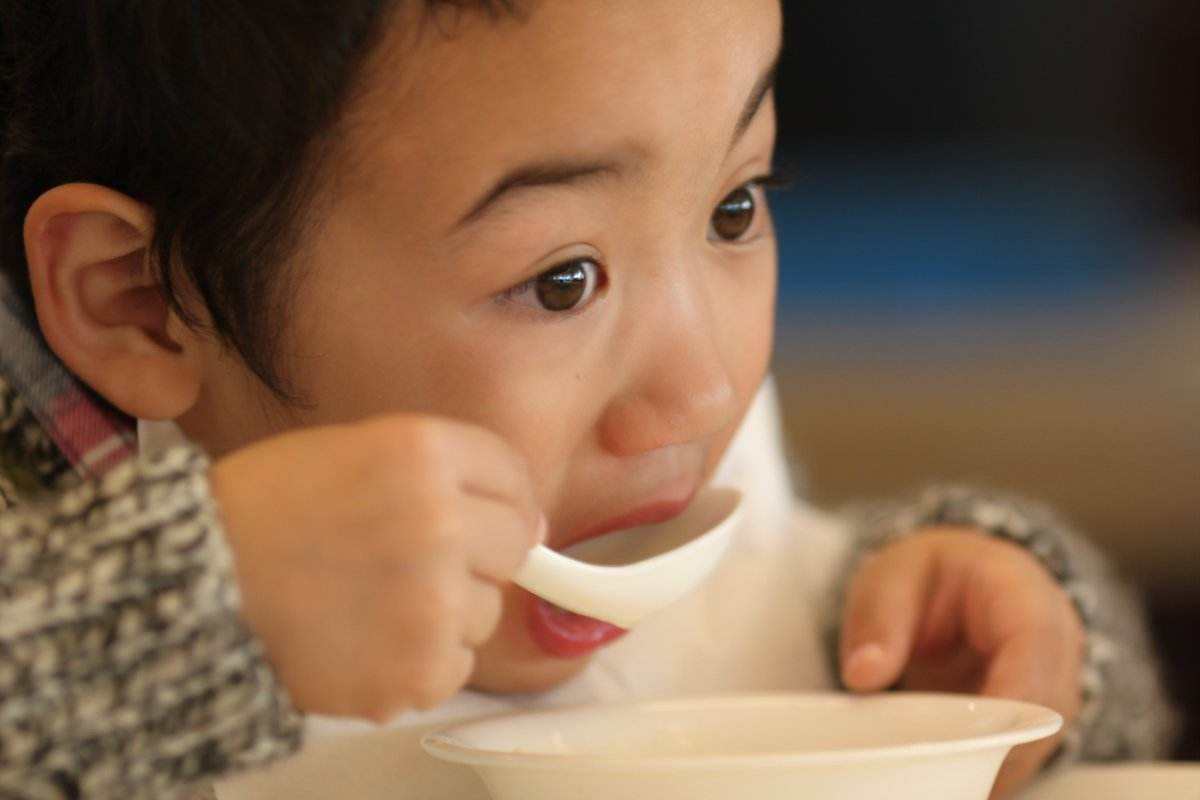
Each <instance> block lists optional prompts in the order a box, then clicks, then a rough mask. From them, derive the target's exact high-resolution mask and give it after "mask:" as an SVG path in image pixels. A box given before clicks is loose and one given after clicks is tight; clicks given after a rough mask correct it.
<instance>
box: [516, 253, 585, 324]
mask: <svg viewBox="0 0 1200 800" xmlns="http://www.w3.org/2000/svg"><path fill="white" fill-rule="evenodd" d="M602 275H603V273H602V272H601V269H600V265H599V264H597V263H596V262H595V261H593V260H592V259H590V258H579V259H575V260H574V261H568V262H567V263H565V264H561V265H559V266H557V267H554V268H553V269H549V270H546V271H545V272H543V273H542V274H541V275H538V276H537V277H536V278H533V279H532V280H528V281H526V282H525V283H523V284H521V285H520V286H516V287H514V288H512V289H510V290H508V291H507V292H505V293H504V299H506V300H511V301H513V302H516V303H520V304H521V305H526V306H533V307H536V308H538V309H541V310H544V311H550V312H554V313H558V314H561V313H564V312H568V311H575V310H578V309H581V308H583V307H584V306H585V305H586V304H587V303H588V302H589V301H590V300H591V299H592V296H593V295H595V293H596V290H597V289H598V288H599V287H600V281H601V278H602Z"/></svg>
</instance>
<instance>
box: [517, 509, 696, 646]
mask: <svg viewBox="0 0 1200 800" xmlns="http://www.w3.org/2000/svg"><path fill="white" fill-rule="evenodd" d="M694 496H695V490H694V489H693V490H690V491H688V493H687V495H686V496H685V497H683V498H681V499H674V500H660V501H656V502H653V503H649V504H647V505H645V506H642V507H641V508H638V509H636V510H634V511H631V512H630V513H628V514H622V515H621V516H619V517H613V518H612V519H609V520H605V521H604V522H602V523H599V524H597V525H594V526H592V527H590V528H585V529H583V530H582V531H581V532H579V533H578V534H575V535H572V536H569V537H566V538H565V539H564V540H563V541H562V542H560V543H556V547H557V548H558V549H563V548H565V547H569V546H571V545H573V544H578V543H579V542H583V541H587V540H588V539H594V538H596V537H597V536H603V535H604V534H606V533H611V532H613V531H618V530H624V529H626V528H636V527H637V526H639V525H652V524H654V523H656V522H666V521H667V520H669V519H674V518H675V517H677V516H679V515H680V514H682V513H683V512H684V511H685V510H686V509H687V507H688V505H689V504H690V503H691V501H692V498H693V497H694ZM529 600H530V602H529V607H528V608H529V611H528V614H527V627H528V629H529V634H530V637H531V638H532V639H533V641H534V642H535V643H536V644H537V645H538V646H539V647H540V648H541V649H542V650H543V651H545V652H546V653H547V654H548V655H551V656H554V657H555V658H562V659H574V658H580V657H582V656H586V655H588V654H589V653H591V652H593V651H595V650H596V649H598V648H600V647H601V646H603V645H605V644H607V643H609V642H611V641H613V640H614V639H617V638H619V637H620V636H622V635H623V634H624V633H625V630H623V629H621V628H618V627H617V626H616V625H612V624H610V623H608V622H603V621H601V620H598V619H592V618H591V617H585V616H583V615H582V614H576V613H574V612H571V611H566V610H565V609H561V608H558V607H557V606H555V605H553V604H551V603H548V602H546V601H545V600H543V599H541V598H540V597H536V596H534V595H529Z"/></svg>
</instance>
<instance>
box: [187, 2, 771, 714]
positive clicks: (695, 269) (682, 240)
mask: <svg viewBox="0 0 1200 800" xmlns="http://www.w3.org/2000/svg"><path fill="white" fill-rule="evenodd" d="M412 5H414V6H417V5H421V4H416V3H414V4H412ZM434 19H435V20H436V16H435V18H434ZM443 22H444V20H443ZM412 28H413V25H412V19H411V17H410V14H409V13H407V12H405V13H401V14H400V15H398V18H397V24H396V27H395V31H394V32H393V33H392V34H391V35H390V37H389V38H388V40H386V41H385V42H384V43H383V45H382V46H381V48H380V51H379V52H378V54H377V56H376V58H375V59H374V60H373V62H372V64H371V65H370V69H369V70H368V74H367V77H366V82H367V85H366V91H364V92H363V93H362V94H361V95H358V96H356V97H355V98H354V100H353V102H352V104H351V106H350V108H349V110H348V113H347V118H346V121H345V125H344V127H343V132H342V135H341V137H340V141H339V142H338V143H337V145H336V152H335V153H334V155H333V160H334V161H333V166H332V169H333V172H334V173H336V174H335V177H334V179H333V180H332V181H331V184H330V186H329V187H328V188H327V189H326V190H325V197H324V198H323V200H324V201H325V202H323V203H322V206H323V207H324V209H325V211H324V212H323V214H322V216H321V222H320V223H319V224H318V225H317V226H315V227H314V228H312V229H311V230H310V231H309V232H308V233H307V234H306V238H305V240H304V242H303V243H302V247H301V251H302V252H303V254H304V255H303V257H302V259H300V260H299V261H298V262H297V263H296V264H294V265H293V267H294V270H293V275H294V276H295V277H294V279H293V283H294V285H295V296H294V301H293V303H292V305H291V306H290V310H291V313H290V317H291V320H292V322H291V327H290V329H289V330H288V331H287V339H286V343H287V345H286V347H285V348H284V358H285V361H284V371H285V374H286V375H288V376H289V377H290V378H291V380H292V381H293V383H294V385H295V386H296V387H297V388H298V390H299V391H300V393H301V394H302V395H303V396H305V397H306V399H307V400H309V401H310V405H309V406H305V407H303V408H285V407H284V406H282V405H280V404H278V403H276V402H275V401H273V400H272V399H271V398H270V396H268V395H267V394H266V393H265V392H264V391H261V390H259V389H255V388H253V384H252V383H251V382H249V381H247V380H246V377H245V373H244V372H243V371H242V370H241V368H240V367H238V366H236V365H235V364H234V363H233V361H232V360H231V359H228V358H225V357H222V356H221V355H220V353H219V351H218V350H217V349H216V348H215V347H214V349H213V351H212V353H210V354H209V355H208V356H207V364H206V375H205V380H206V386H205V391H204V392H202V400H201V402H200V403H199V404H198V405H197V406H196V407H195V408H194V409H193V410H192V411H191V412H189V413H188V414H187V415H186V416H185V417H184V418H182V419H181V420H180V422H181V424H182V425H183V427H184V428H185V429H186V430H187V431H188V432H189V433H190V434H192V435H193V436H194V437H195V438H197V439H198V440H199V441H201V442H202V443H204V444H205V445H206V446H208V447H209V449H210V450H211V451H213V452H214V453H218V454H219V453H222V452H225V451H227V450H229V449H232V448H234V447H237V446H239V445H241V444H245V443H248V442H249V441H251V440H254V439H257V438H261V437H263V436H266V435H269V434H271V433H274V432H277V431H280V430H282V429H284V428H291V427H297V426H303V425H316V424H322V423H331V422H343V421H348V420H355V419H361V418H364V417H368V416H373V415H378V414H383V413H387V412H394V411H415V412H424V413H429V414H436V415H444V416H450V417H455V418H458V419H462V420H466V421H470V422H474V423H477V424H479V425H481V426H484V427H487V428H489V429H491V430H493V431H495V432H497V433H499V434H501V435H502V436H503V437H505V438H506V439H507V440H508V441H509V442H510V443H511V444H512V445H513V446H514V447H515V448H516V449H518V450H519V451H520V452H521V453H523V454H524V456H525V457H526V458H527V459H528V460H529V462H530V465H531V468H532V474H533V476H534V480H535V484H536V489H537V493H538V496H539V498H540V500H541V503H542V505H543V508H544V510H545V513H546V515H547V517H548V519H549V521H550V531H551V533H550V544H551V545H554V544H555V543H561V542H563V541H565V540H568V539H570V538H571V537H572V536H573V535H576V534H578V532H580V531H581V530H585V529H588V528H590V527H594V526H595V525H597V523H601V522H603V521H605V520H609V519H612V518H614V517H617V516H621V515H625V514H628V513H630V512H633V511H637V510H639V509H644V508H645V507H646V506H648V505H655V504H658V505H659V506H660V507H662V505H663V504H666V505H667V506H670V505H671V504H672V503H674V504H675V505H676V506H678V504H679V503H680V501H683V500H686V499H687V498H688V497H689V496H690V494H691V493H692V492H693V491H694V490H695V489H696V488H697V487H698V486H700V485H701V484H702V483H703V482H704V481H705V480H706V478H707V477H708V476H709V475H710V474H711V472H712V470H713V468H714V467H715V465H716V463H717V461H718V460H719V459H720V457H721V455H722V454H723V452H724V451H725V449H726V447H727V445H728V443H729V441H730V438H731V437H732V435H733V433H734V431H735V429H736V428H737V427H738V424H739V422H740V421H741V419H742V417H743V415H744V413H745V412H746V409H747V407H748V405H749V403H750V401H751V399H752V397H753V395H754V394H755V391H756V390H757V388H758V386H759V384H760V382H761V381H762V379H763V377H764V374H765V371H766V367H767V362H768V358H769V350H770V345H771V331H772V325H773V306H774V292H775V270H776V258H775V243H774V238H773V234H772V227H771V222H770V219H769V217H768V214H767V210H766V205H765V200H764V197H763V195H762V192H761V189H760V188H758V187H756V186H755V187H751V188H750V189H749V191H748V193H747V192H746V191H743V192H738V191H737V190H738V189H739V187H742V186H744V185H746V184H747V183H748V182H750V181H751V180H752V179H755V178H759V177H762V176H764V175H765V174H766V173H768V172H769V171H770V169H771V158H772V148H773V144H774V135H775V119H774V108H773V99H772V95H771V94H770V93H768V94H767V95H766V96H765V97H756V96H755V95H756V94H761V91H760V92H756V91H755V90H756V89H759V90H761V88H762V80H763V78H764V77H765V74H766V73H767V71H768V69H769V68H770V67H771V66H772V64H773V62H774V61H775V60H776V57H777V54H778V49H779V46H780V35H781V34H780V32H781V20H780V9H779V4H778V0H737V2H732V3H731V2H727V0H705V1H704V2H696V0H629V1H628V2H565V1H561V0H560V1H559V2H541V3H538V4H535V5H533V6H532V7H531V10H530V11H529V13H528V17H527V19H526V20H525V21H523V22H518V21H515V20H512V19H509V18H504V17H502V18H501V19H499V20H498V21H489V20H487V19H486V18H485V17H483V16H482V15H475V14H466V15H464V16H463V18H462V19H461V20H460V21H459V24H458V25H457V26H455V27H454V28H453V31H452V33H451V35H450V36H443V35H441V34H440V33H439V32H438V28H437V26H436V25H429V26H427V27H426V28H425V29H424V30H423V31H422V32H421V33H420V34H417V33H414V32H413V30H412ZM405 31H406V32H405ZM757 99H761V100H762V102H761V105H759V106H758V107H756V108H755V107H751V108H749V109H748V107H747V104H748V102H753V101H754V100H757ZM748 111H749V112H753V117H752V118H751V119H750V120H749V124H748V127H744V126H739V120H741V121H742V122H743V123H744V122H746V119H745V117H746V115H747V112H748ZM743 127H744V130H743ZM735 132H736V134H739V135H736V136H735ZM731 142H732V146H731ZM531 165H532V166H531ZM517 169H520V170H521V171H522V174H524V175H525V176H526V177H528V176H531V175H532V176H540V177H543V178H545V177H550V178H554V180H552V181H548V182H547V185H540V186H538V185H529V186H524V187H519V188H513V189H511V190H510V191H508V192H506V193H504V194H503V195H502V196H500V197H498V198H496V199H495V200H494V202H492V203H490V204H488V205H487V206H485V207H484V208H483V209H482V210H477V211H476V213H474V214H469V212H471V211H472V210H473V209H477V206H478V204H479V203H480V201H481V198H484V197H485V196H487V195H488V193H489V191H490V190H491V189H492V188H494V187H495V185H496V183H497V181H498V180H500V179H501V178H502V177H504V176H506V175H510V174H511V173H512V171H513V170H517ZM574 173H578V174H574ZM567 174H574V176H573V177H569V178H567V177H565V176H566V175H567ZM557 178H563V179H562V180H557ZM528 182H529V183H531V184H532V183H534V181H528ZM731 195H732V196H731ZM723 201H726V202H725V203H724V207H723V210H720V211H719V210H718V209H719V207H722V206H723ZM556 268H557V269H558V272H557V273H551V275H549V276H546V277H545V278H544V279H543V280H542V281H540V282H537V281H536V280H535V282H534V283H533V284H532V285H531V284H529V283H528V282H529V281H530V280H531V279H536V278H537V276H539V275H542V274H544V273H547V271H551V270H555V269H556ZM521 287H524V288H521ZM547 306H549V308H547ZM528 606H529V596H528V595H526V594H525V593H524V592H522V591H520V590H518V589H516V588H515V587H514V588H511V589H510V590H508V592H507V596H506V600H505V617H504V621H503V622H502V623H501V626H500V629H499V631H498V633H497V635H496V636H495V638H494V639H493V640H492V641H491V642H490V643H489V644H488V645H487V647H486V648H485V649H484V651H483V652H482V653H481V654H480V659H479V667H478V669H477V672H476V676H475V679H474V685H475V686H477V687H479V688H484V689H491V690H499V691H513V690H521V691H524V690H536V689H540V688H544V687H547V686H549V685H552V684H554V683H557V682H559V681H561V680H563V679H564V678H566V677H568V676H569V675H571V674H573V673H575V672H577V671H578V670H579V669H580V668H581V666H582V665H583V663H584V662H585V660H586V659H585V658H582V657H581V658H576V659H571V660H564V659H562V658H556V657H553V656H551V655H550V654H549V653H547V652H545V651H544V650H543V649H542V648H541V647H539V645H538V644H537V643H536V642H535V641H534V639H533V638H532V637H531V635H530V633H529V631H528V629H527V622H526V616H527V614H528Z"/></svg>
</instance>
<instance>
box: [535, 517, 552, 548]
mask: <svg viewBox="0 0 1200 800" xmlns="http://www.w3.org/2000/svg"><path fill="white" fill-rule="evenodd" d="M549 535H550V523H549V522H548V521H547V520H546V515H545V514H541V515H539V516H538V530H537V543H538V544H545V543H546V537H547V536H549Z"/></svg>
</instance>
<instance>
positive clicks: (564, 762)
mask: <svg viewBox="0 0 1200 800" xmlns="http://www.w3.org/2000/svg"><path fill="white" fill-rule="evenodd" d="M1061 726H1062V717H1060V716H1059V715H1058V714H1056V713H1055V712H1053V711H1051V710H1049V709H1047V708H1042V707H1041V706H1036V705H1031V704H1029V703H1020V702H1016V701H1012V700H998V699H992V698H982V697H969V696H965V695H936V694H912V693H896V694H883V695H872V696H867V697H852V696H849V695H845V694H833V693H829V694H777V695H750V696H728V697H708V698H692V699H683V700H667V701H660V702H650V703H636V704H634V703H631V704H621V705H610V706H589V707H585V708H577V709H567V710H559V711H546V712H536V713H524V714H516V715H509V716H504V717H497V718H493V719H487V720H480V721H475V722H469V723H465V724H460V725H456V726H454V727H451V728H448V729H445V730H443V731H440V732H437V733H433V734H429V735H428V736H426V737H425V739H424V740H423V741H422V745H423V746H424V747H425V750H426V751H427V752H429V753H430V754H431V755H433V756H436V757H437V758H440V759H444V760H446V761H451V762H457V763H460V764H465V765H468V766H470V767H472V768H473V769H474V770H475V771H476V772H477V773H478V774H479V776H480V777H481V778H482V780H483V782H484V784H485V785H486V786H487V788H488V791H489V792H490V793H491V795H492V797H493V798H495V799H496V800H550V799H551V798H564V799H566V798H569V799H570V800H685V798H686V800H731V799H733V798H736V799H737V800H777V799H778V800H783V798H787V800H797V798H853V800H875V799H876V798H878V800H884V799H885V798H886V800H907V799H908V798H912V800H917V799H918V798H919V800H929V799H930V798H938V800H950V799H951V798H954V799H955V800H974V799H975V798H979V800H984V798H986V797H987V796H988V793H989V791H990V789H991V786H992V783H993V782H994V781H995V778H996V773H997V772H998V771H999V768H1000V764H1001V762H1002V761H1003V760H1004V756H1005V755H1006V754H1007V753H1008V751H1009V749H1010V748H1012V747H1013V746H1014V745H1018V744H1021V743H1024V742H1031V741H1034V740H1037V739H1042V738H1044V737H1047V736H1051V735H1053V734H1054V733H1055V732H1057V731H1058V729H1059V728H1060V727H1061Z"/></svg>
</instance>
